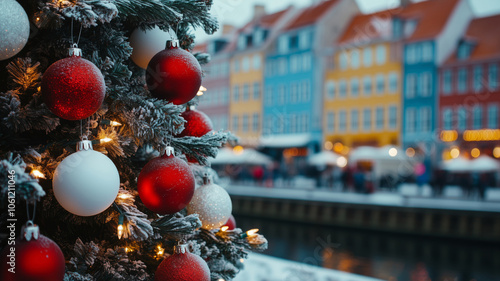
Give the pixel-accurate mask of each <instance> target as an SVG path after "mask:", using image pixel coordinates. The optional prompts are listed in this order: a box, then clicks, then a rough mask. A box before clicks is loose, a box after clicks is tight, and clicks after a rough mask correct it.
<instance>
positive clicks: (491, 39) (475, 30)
mask: <svg viewBox="0 0 500 281" xmlns="http://www.w3.org/2000/svg"><path fill="white" fill-rule="evenodd" d="M498 26H500V14H499V15H493V16H488V17H484V18H478V19H474V20H472V21H471V23H470V24H469V27H468V28H467V31H466V32H465V40H467V41H471V42H472V44H473V46H474V47H473V49H472V52H471V54H470V56H469V59H485V58H491V57H498V56H500V37H499V36H498V30H497V28H496V27H498ZM457 60H458V59H457V56H456V53H454V54H453V55H452V56H451V57H450V59H449V60H448V62H453V61H457Z"/></svg>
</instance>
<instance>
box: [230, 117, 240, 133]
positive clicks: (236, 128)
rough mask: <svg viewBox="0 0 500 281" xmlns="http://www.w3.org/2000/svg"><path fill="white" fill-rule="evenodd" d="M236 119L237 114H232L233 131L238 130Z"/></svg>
mask: <svg viewBox="0 0 500 281" xmlns="http://www.w3.org/2000/svg"><path fill="white" fill-rule="evenodd" d="M238 119H239V118H238V115H233V122H232V124H231V127H233V131H235V132H236V131H238V125H239V124H238V122H239V120H238Z"/></svg>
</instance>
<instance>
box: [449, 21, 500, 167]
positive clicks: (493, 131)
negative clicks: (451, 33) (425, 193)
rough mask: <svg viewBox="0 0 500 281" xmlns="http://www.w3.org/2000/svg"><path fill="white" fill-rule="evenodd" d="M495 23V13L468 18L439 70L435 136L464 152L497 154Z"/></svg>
mask: <svg viewBox="0 0 500 281" xmlns="http://www.w3.org/2000/svg"><path fill="white" fill-rule="evenodd" d="M499 26H500V15H494V16H489V17H484V18H478V19H474V20H473V21H471V23H470V25H469V27H468V28H467V31H466V33H465V35H464V36H463V37H462V39H461V40H460V42H459V44H458V46H457V48H456V51H455V52H454V53H453V55H452V56H451V57H450V58H449V59H448V60H447V61H446V62H445V63H444V64H443V66H442V68H441V69H440V71H439V74H440V84H439V92H440V95H439V109H440V110H439V112H440V117H439V129H440V137H441V140H442V141H443V142H444V143H445V144H446V146H447V147H448V149H449V148H451V147H453V146H456V148H458V149H459V150H460V152H461V154H463V155H465V156H469V155H470V156H472V157H477V156H478V155H479V154H482V155H490V156H495V157H496V158H499V157H500V117H499V114H498V113H499V108H500V84H499V67H500V36H498V27H499ZM495 147H498V148H497V149H495ZM448 151H449V150H448ZM452 154H454V155H451V156H452V157H456V156H457V150H456V149H455V150H454V153H452ZM444 156H446V150H445V154H444Z"/></svg>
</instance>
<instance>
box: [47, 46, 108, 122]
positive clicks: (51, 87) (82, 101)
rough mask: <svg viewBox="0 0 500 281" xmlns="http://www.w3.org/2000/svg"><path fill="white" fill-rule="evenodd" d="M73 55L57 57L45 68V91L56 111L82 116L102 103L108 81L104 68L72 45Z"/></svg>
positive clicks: (65, 115) (70, 117)
mask: <svg viewBox="0 0 500 281" xmlns="http://www.w3.org/2000/svg"><path fill="white" fill-rule="evenodd" d="M75 49H76V50H75ZM70 55H71V56H70V57H69V58H65V59H62V60H58V61H56V62H55V63H53V64H52V65H51V66H50V67H49V68H48V69H47V70H46V71H45V73H44V74H43V78H42V95H43V99H44V101H45V104H46V105H47V107H48V108H49V109H50V111H52V113H54V114H55V115H57V116H59V117H61V118H63V119H67V120H80V119H85V118H87V117H89V116H91V115H92V114H94V113H95V112H96V111H97V110H98V109H99V108H100V107H101V105H102V102H103V101H104V96H105V95H106V84H105V82H104V77H103V76H102V73H101V71H100V70H99V69H98V68H97V67H96V66H95V65H94V64H93V63H91V62H90V61H88V60H86V59H83V58H82V57H81V50H80V49H78V48H71V49H70Z"/></svg>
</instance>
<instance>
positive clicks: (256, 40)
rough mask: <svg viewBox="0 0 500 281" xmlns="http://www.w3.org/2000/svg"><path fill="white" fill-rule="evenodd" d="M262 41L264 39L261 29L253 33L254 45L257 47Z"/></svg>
mask: <svg viewBox="0 0 500 281" xmlns="http://www.w3.org/2000/svg"><path fill="white" fill-rule="evenodd" d="M263 39H264V30H262V29H257V30H255V32H254V33H253V40H254V45H255V46H259V45H260V43H262V41H263Z"/></svg>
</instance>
